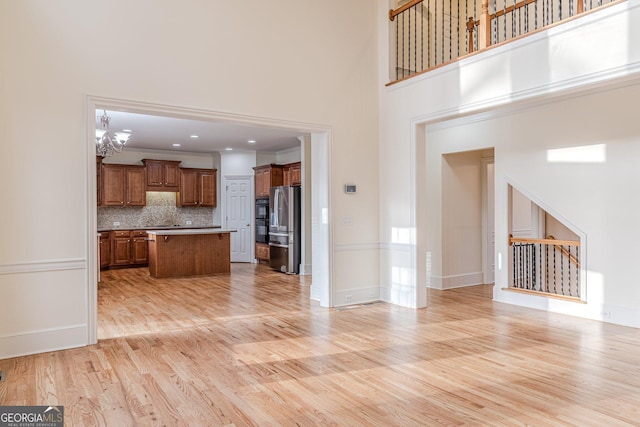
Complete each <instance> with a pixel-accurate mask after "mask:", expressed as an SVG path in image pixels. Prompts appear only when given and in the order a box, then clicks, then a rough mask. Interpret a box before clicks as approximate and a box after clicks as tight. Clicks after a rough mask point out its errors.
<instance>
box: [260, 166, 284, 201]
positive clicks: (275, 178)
mask: <svg viewBox="0 0 640 427" xmlns="http://www.w3.org/2000/svg"><path fill="white" fill-rule="evenodd" d="M253 170H254V173H255V187H256V198H261V197H269V189H270V188H271V187H277V186H278V185H283V183H284V181H283V170H284V167H283V166H281V165H264V166H256V167H254V168H253Z"/></svg>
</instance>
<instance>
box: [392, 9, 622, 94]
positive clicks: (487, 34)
mask: <svg viewBox="0 0 640 427" xmlns="http://www.w3.org/2000/svg"><path fill="white" fill-rule="evenodd" d="M620 1H623V0H520V1H516V0H478V1H475V0H412V1H408V2H406V3H405V4H403V5H401V6H400V7H398V8H397V9H394V10H390V11H389V20H390V24H391V26H392V28H391V32H390V33H391V36H392V39H393V40H392V43H391V47H392V52H391V55H390V58H391V61H392V70H391V80H392V81H393V82H395V81H399V80H403V79H406V78H408V77H411V76H413V75H416V74H421V73H423V72H426V71H428V70H430V69H433V68H435V67H438V66H441V65H443V64H447V63H449V62H452V61H455V60H457V59H458V58H461V57H464V56H465V55H469V54H471V53H473V52H476V51H479V50H483V49H486V48H487V47H489V46H492V45H496V44H499V43H504V42H507V41H509V40H513V39H516V38H519V37H521V36H524V35H526V34H531V33H533V32H535V31H538V30H540V29H543V28H545V27H548V26H551V25H554V24H557V23H559V22H561V21H565V20H567V19H571V18H573V17H574V16H577V15H580V14H582V13H585V12H588V11H591V10H593V9H597V8H599V7H601V6H603V5H607V4H611V3H617V2H620Z"/></svg>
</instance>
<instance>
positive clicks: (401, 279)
mask: <svg viewBox="0 0 640 427" xmlns="http://www.w3.org/2000/svg"><path fill="white" fill-rule="evenodd" d="M410 279H411V271H410V270H409V269H408V268H406V267H395V266H394V267H391V283H392V284H393V285H394V287H395V286H396V285H400V286H409V284H410Z"/></svg>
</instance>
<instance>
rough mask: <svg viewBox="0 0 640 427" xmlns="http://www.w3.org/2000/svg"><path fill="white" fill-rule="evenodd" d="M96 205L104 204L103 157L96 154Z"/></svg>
mask: <svg viewBox="0 0 640 427" xmlns="http://www.w3.org/2000/svg"><path fill="white" fill-rule="evenodd" d="M96 205H98V206H102V157H100V156H96Z"/></svg>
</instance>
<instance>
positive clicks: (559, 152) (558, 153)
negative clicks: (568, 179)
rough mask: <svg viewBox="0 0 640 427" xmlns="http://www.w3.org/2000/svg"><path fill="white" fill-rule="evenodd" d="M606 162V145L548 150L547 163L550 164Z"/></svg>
mask: <svg viewBox="0 0 640 427" xmlns="http://www.w3.org/2000/svg"><path fill="white" fill-rule="evenodd" d="M606 161H607V145H606V144H597V145H582V146H580V147H568V148H556V149H554V150H547V162H549V163H605V162H606Z"/></svg>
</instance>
